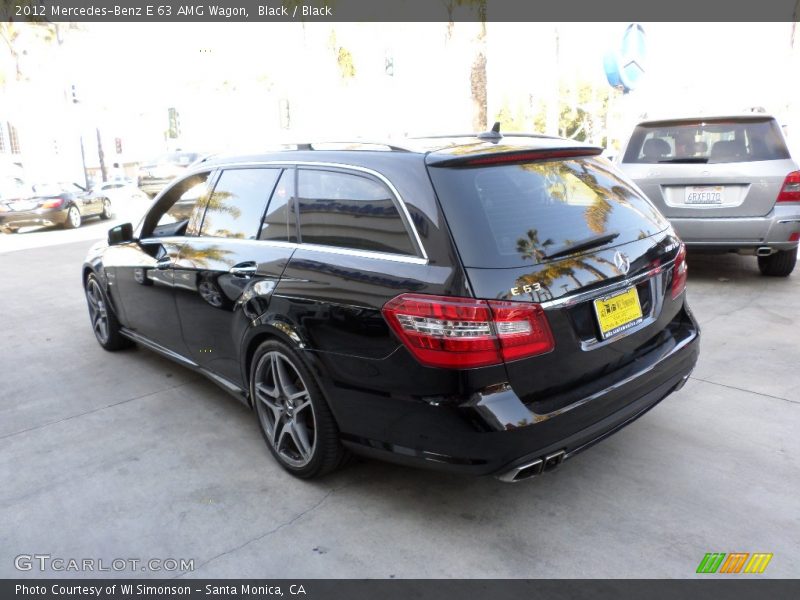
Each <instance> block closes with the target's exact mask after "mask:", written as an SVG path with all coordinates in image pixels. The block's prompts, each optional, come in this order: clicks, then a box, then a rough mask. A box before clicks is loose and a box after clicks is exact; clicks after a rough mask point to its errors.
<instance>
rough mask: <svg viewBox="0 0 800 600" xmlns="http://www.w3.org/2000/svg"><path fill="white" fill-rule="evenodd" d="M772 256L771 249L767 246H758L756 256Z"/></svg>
mask: <svg viewBox="0 0 800 600" xmlns="http://www.w3.org/2000/svg"><path fill="white" fill-rule="evenodd" d="M770 254H772V248H770V247H769V246H759V248H758V249H757V250H756V256H769V255H770Z"/></svg>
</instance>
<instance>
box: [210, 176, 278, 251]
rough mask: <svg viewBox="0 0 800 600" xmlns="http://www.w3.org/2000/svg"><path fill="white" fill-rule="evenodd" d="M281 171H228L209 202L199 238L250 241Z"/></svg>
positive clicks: (215, 188)
mask: <svg viewBox="0 0 800 600" xmlns="http://www.w3.org/2000/svg"><path fill="white" fill-rule="evenodd" d="M280 173H281V170H280V169H276V168H271V169H270V168H251V169H227V170H225V171H223V172H222V175H220V177H219V179H218V180H217V183H216V185H215V186H214V191H213V192H212V194H211V197H210V198H209V200H208V205H207V206H206V212H205V216H204V217H203V225H202V227H201V228H200V235H201V236H209V237H227V238H236V239H242V240H253V239H256V237H257V236H258V231H259V225H260V223H261V216H262V215H263V214H264V207H265V205H266V203H267V200H268V199H269V197H270V194H271V193H272V190H273V188H274V187H275V183H276V182H277V181H278V176H279V175H280Z"/></svg>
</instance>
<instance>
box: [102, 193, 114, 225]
mask: <svg viewBox="0 0 800 600" xmlns="http://www.w3.org/2000/svg"><path fill="white" fill-rule="evenodd" d="M113 216H114V213H113V212H112V210H111V200H109V199H108V198H103V212H101V213H100V218H101V219H103V220H104V221H108V220H109V219H110V218H111V217H113Z"/></svg>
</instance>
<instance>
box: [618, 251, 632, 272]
mask: <svg viewBox="0 0 800 600" xmlns="http://www.w3.org/2000/svg"><path fill="white" fill-rule="evenodd" d="M614 264H615V265H617V269H619V270H620V272H621V273H622V274H623V275H627V274H628V270H629V269H630V268H631V261H630V260H628V257H627V256H625V254H623V253H622V252H620V251H617V252H616V254H614Z"/></svg>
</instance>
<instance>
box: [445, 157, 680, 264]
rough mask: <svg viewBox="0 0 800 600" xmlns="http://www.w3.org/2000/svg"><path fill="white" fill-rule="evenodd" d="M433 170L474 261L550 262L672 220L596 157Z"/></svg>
mask: <svg viewBox="0 0 800 600" xmlns="http://www.w3.org/2000/svg"><path fill="white" fill-rule="evenodd" d="M430 174H431V179H432V180H433V184H434V186H435V188H436V192H437V195H438V196H439V200H440V202H441V204H442V208H443V210H444V212H445V217H446V218H447V222H448V224H449V226H450V229H451V230H452V232H453V236H454V237H455V241H456V244H457V245H458V250H459V253H460V255H461V259H462V261H463V262H464V265H465V266H468V267H485V268H501V267H502V268H507V267H519V266H524V265H526V264H534V263H539V262H544V261H547V260H549V255H553V254H559V255H560V256H564V251H565V250H567V249H568V248H569V247H571V246H575V245H576V244H578V243H584V242H587V241H589V240H593V239H596V238H599V237H603V236H610V237H613V240H610V241H609V242H608V243H607V244H606V245H605V247H611V246H616V245H619V244H622V243H626V242H629V241H633V240H636V239H641V238H645V237H649V236H651V235H653V234H655V233H658V232H659V231H663V230H664V229H666V227H667V226H668V223H667V222H666V220H665V219H664V217H662V216H661V214H660V213H659V212H658V211H657V210H656V209H655V208H654V207H653V205H652V204H650V202H649V201H648V200H647V199H645V198H643V197H642V196H641V195H639V194H638V193H637V192H636V191H635V190H634V189H633V188H631V187H630V186H629V185H628V184H627V183H626V182H625V181H624V180H623V179H621V178H620V177H619V176H618V175H617V174H616V173H615V172H614V171H613V169H611V168H610V167H608V166H607V164H606V163H605V161H601V160H598V159H593V158H586V159H583V158H581V159H574V160H565V161H542V162H531V163H524V164H514V165H498V166H487V167H480V168H464V167H461V168H459V167H452V168H441V167H431V168H430ZM614 234H617V235H616V236H614ZM590 251H593V250H590ZM582 252H585V250H584V251H582ZM567 254H569V253H568V252H567Z"/></svg>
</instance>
